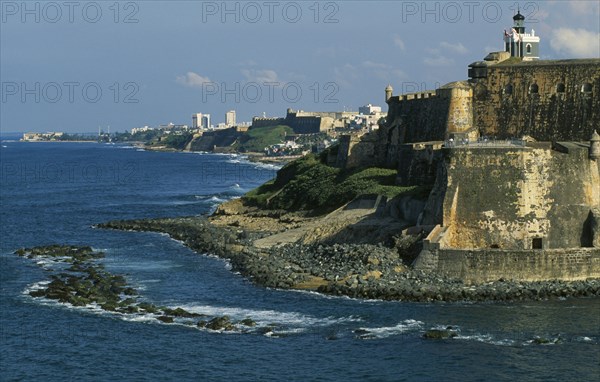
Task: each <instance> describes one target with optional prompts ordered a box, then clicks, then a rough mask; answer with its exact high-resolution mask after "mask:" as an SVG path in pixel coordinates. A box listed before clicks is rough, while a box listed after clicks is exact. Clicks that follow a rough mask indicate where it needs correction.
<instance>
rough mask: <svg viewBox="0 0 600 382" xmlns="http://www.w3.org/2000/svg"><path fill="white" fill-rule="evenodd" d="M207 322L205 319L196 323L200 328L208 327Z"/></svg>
mask: <svg viewBox="0 0 600 382" xmlns="http://www.w3.org/2000/svg"><path fill="white" fill-rule="evenodd" d="M206 324H207V322H206V321H204V320H201V321H198V323H197V324H196V326H197V327H199V328H205V327H206Z"/></svg>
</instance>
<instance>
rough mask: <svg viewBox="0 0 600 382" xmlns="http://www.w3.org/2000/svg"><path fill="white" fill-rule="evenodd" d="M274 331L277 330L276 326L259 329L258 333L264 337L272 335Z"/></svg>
mask: <svg viewBox="0 0 600 382" xmlns="http://www.w3.org/2000/svg"><path fill="white" fill-rule="evenodd" d="M273 330H275V327H274V326H265V327H263V328H260V329H258V333H260V334H263V335H265V334H271V333H273Z"/></svg>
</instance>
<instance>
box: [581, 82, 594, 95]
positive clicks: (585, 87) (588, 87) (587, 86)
mask: <svg viewBox="0 0 600 382" xmlns="http://www.w3.org/2000/svg"><path fill="white" fill-rule="evenodd" d="M581 92H582V93H591V92H592V84H590V83H589V82H588V83H586V84H583V85H581Z"/></svg>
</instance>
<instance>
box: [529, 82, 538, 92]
mask: <svg viewBox="0 0 600 382" xmlns="http://www.w3.org/2000/svg"><path fill="white" fill-rule="evenodd" d="M538 91H539V87H538V85H537V84H531V85H530V86H529V94H538Z"/></svg>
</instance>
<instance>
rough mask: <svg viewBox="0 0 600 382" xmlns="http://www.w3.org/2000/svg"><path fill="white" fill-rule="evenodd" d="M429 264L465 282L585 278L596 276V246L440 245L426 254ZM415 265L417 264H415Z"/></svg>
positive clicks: (599, 268)
mask: <svg viewBox="0 0 600 382" xmlns="http://www.w3.org/2000/svg"><path fill="white" fill-rule="evenodd" d="M428 255H429V256H430V257H432V258H431V259H430V262H429V264H428V265H429V267H427V268H424V267H421V269H427V270H433V271H435V272H437V273H440V274H443V275H446V276H449V277H453V278H458V279H461V280H463V281H464V282H466V283H473V284H476V283H484V282H490V281H496V280H499V279H506V280H520V281H543V280H567V281H574V280H585V279H587V278H598V277H600V248H571V249H549V250H521V251H518V250H513V251H511V250H508V251H507V250H498V249H483V250H458V249H441V250H434V251H433V252H430V253H429V254H428ZM418 268H419V267H418Z"/></svg>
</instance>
